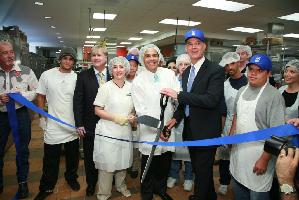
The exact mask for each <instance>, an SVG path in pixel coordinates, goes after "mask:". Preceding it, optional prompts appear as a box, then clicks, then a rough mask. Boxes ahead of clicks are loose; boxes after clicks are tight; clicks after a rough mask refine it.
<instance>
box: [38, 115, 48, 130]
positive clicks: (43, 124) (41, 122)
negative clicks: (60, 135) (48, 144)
mask: <svg viewBox="0 0 299 200" xmlns="http://www.w3.org/2000/svg"><path fill="white" fill-rule="evenodd" d="M39 127H40V128H41V129H42V130H43V131H45V130H46V127H47V122H46V118H44V117H41V118H39Z"/></svg>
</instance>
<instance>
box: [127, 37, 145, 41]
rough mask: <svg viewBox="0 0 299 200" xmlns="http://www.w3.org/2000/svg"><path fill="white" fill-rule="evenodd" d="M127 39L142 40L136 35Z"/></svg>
mask: <svg viewBox="0 0 299 200" xmlns="http://www.w3.org/2000/svg"><path fill="white" fill-rule="evenodd" d="M128 40H136V41H137V40H142V38H138V37H130V38H129V39H128Z"/></svg>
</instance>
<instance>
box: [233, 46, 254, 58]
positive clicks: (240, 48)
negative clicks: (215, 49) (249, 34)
mask: <svg viewBox="0 0 299 200" xmlns="http://www.w3.org/2000/svg"><path fill="white" fill-rule="evenodd" d="M243 51H245V52H246V53H247V54H248V56H249V57H251V56H252V51H251V48H250V46H248V45H239V46H237V49H236V52H237V53H241V52H243Z"/></svg>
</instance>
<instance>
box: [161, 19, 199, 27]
mask: <svg viewBox="0 0 299 200" xmlns="http://www.w3.org/2000/svg"><path fill="white" fill-rule="evenodd" d="M159 23H160V24H171V25H177V24H178V25H181V26H196V25H199V24H201V23H200V22H195V21H187V20H176V19H163V20H161V21H160V22H159Z"/></svg>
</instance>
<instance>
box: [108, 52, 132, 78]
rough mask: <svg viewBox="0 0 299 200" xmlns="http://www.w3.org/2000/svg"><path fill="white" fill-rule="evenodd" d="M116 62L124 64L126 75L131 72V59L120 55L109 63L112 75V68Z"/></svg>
mask: <svg viewBox="0 0 299 200" xmlns="http://www.w3.org/2000/svg"><path fill="white" fill-rule="evenodd" d="M116 64H120V65H121V66H123V67H124V68H125V70H126V75H127V74H128V73H129V72H130V63H129V61H128V60H127V59H126V58H125V57H122V56H118V57H114V58H112V59H111V60H110V61H109V64H108V70H109V74H110V75H112V69H113V66H114V65H116Z"/></svg>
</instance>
